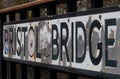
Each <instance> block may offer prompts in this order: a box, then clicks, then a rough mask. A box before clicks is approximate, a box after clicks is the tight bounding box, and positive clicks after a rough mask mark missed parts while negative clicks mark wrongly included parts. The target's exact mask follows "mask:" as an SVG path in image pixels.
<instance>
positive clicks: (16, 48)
mask: <svg viewBox="0 0 120 79" xmlns="http://www.w3.org/2000/svg"><path fill="white" fill-rule="evenodd" d="M119 16H120V11H116V12H110V13H101V14H92V15H84V16H74V17H65V18H58V19H51V20H44V21H42V20H40V21H35V22H27V23H19V24H11V25H4V27H3V34H4V35H3V45H4V46H3V47H4V48H3V56H4V57H7V58H12V59H19V60H24V61H34V62H38V63H46V64H48V65H49V64H52V65H57V66H65V67H71V68H77V69H83V70H90V71H97V72H104V73H111V74H117V75H120V72H119V71H120V62H119V61H120V60H119V56H120V53H119V51H120V48H119V46H120V44H119V43H120V42H119V40H120V36H119V35H120V33H119V30H120V19H119Z"/></svg>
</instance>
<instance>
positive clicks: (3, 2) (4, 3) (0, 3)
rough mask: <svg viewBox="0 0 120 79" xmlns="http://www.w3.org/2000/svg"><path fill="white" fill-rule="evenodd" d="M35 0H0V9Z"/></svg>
mask: <svg viewBox="0 0 120 79" xmlns="http://www.w3.org/2000/svg"><path fill="white" fill-rule="evenodd" d="M31 1H35V0H0V9H3V8H7V7H12V6H16V5H20V4H23V3H27V2H31Z"/></svg>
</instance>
